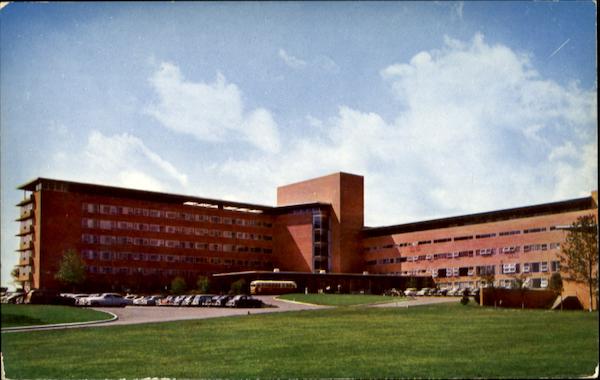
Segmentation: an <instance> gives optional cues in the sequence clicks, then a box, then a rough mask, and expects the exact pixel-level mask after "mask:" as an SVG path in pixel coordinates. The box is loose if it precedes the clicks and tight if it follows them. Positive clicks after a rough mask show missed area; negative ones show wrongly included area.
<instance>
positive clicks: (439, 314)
mask: <svg viewBox="0 0 600 380" xmlns="http://www.w3.org/2000/svg"><path fill="white" fill-rule="evenodd" d="M2 353H3V354H4V360H5V366H6V376H7V377H9V378H13V379H14V378H28V379H32V378H41V377H43V378H61V379H63V378H65V379H68V378H70V379H73V378H143V377H169V378H257V377H263V378H264V377H270V378H271V377H280V378H305V377H312V378H323V377H327V378H329V377H335V378H339V377H353V378H357V377H361V378H365V377H366V378H374V377H375V378H384V377H388V378H390V377H391V378H398V377H402V378H406V377H411V378H415V377H416V378H425V377H426V378H430V377H434V378H465V377H466V378H473V377H484V378H501V377H504V378H540V377H554V378H561V377H567V378H570V377H576V376H582V375H590V374H591V373H593V369H594V368H595V367H596V364H597V360H598V313H587V312H567V311H565V312H551V311H541V310H520V309H497V310H495V309H493V308H480V307H478V306H462V305H460V304H458V303H456V304H438V305H431V306H421V307H415V308H408V309H406V308H383V309H380V308H334V309H325V310H311V311H300V312H288V313H273V314H263V315H255V314H252V315H244V316H238V317H230V318H218V319H205V320H196V321H180V322H169V323H155V324H145V325H132V326H113V327H102V328H86V329H76V330H62V331H39V332H27V333H13V334H3V335H2Z"/></svg>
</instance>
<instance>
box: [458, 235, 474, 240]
mask: <svg viewBox="0 0 600 380" xmlns="http://www.w3.org/2000/svg"><path fill="white" fill-rule="evenodd" d="M471 239H473V236H472V235H471V236H458V237H455V238H454V241H460V240H471Z"/></svg>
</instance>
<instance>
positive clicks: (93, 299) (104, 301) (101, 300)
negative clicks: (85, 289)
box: [85, 293, 133, 307]
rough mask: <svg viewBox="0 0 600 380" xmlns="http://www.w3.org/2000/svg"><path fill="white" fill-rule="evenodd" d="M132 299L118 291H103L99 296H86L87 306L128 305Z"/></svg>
mask: <svg viewBox="0 0 600 380" xmlns="http://www.w3.org/2000/svg"><path fill="white" fill-rule="evenodd" d="M132 303H133V301H132V300H130V299H127V298H125V297H123V296H122V295H120V294H117V293H102V294H100V295H98V296H90V297H87V298H85V305H86V306H122V307H123V306H126V305H131V304H132Z"/></svg>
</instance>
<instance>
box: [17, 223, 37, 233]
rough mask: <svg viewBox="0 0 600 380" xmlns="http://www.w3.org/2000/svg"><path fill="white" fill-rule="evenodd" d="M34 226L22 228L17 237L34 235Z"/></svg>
mask: <svg viewBox="0 0 600 380" xmlns="http://www.w3.org/2000/svg"><path fill="white" fill-rule="evenodd" d="M33 230H34V229H33V224H29V225H26V226H21V228H20V229H19V233H18V234H17V236H23V235H28V234H32V233H33Z"/></svg>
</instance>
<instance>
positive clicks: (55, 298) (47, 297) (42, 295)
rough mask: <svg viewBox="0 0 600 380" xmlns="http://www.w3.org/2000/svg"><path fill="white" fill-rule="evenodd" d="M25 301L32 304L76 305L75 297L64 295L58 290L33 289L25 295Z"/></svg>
mask: <svg viewBox="0 0 600 380" xmlns="http://www.w3.org/2000/svg"><path fill="white" fill-rule="evenodd" d="M24 302H25V303H28V304H32V305H71V306H73V305H75V299H74V298H70V297H64V296H62V295H60V294H59V293H57V292H53V291H49V290H39V289H33V290H30V291H29V293H27V295H26V296H25V301H24Z"/></svg>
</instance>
